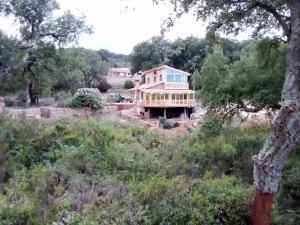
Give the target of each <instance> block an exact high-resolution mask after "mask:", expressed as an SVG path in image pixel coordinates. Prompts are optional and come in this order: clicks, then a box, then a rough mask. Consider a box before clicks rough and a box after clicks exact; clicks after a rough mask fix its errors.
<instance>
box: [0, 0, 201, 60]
mask: <svg viewBox="0 0 300 225" xmlns="http://www.w3.org/2000/svg"><path fill="white" fill-rule="evenodd" d="M57 1H58V2H59V4H60V11H59V12H58V13H57V15H59V14H60V13H62V12H63V11H66V10H71V12H72V13H74V14H75V15H77V16H82V15H85V17H86V22H87V23H88V24H90V25H92V26H93V29H94V33H93V34H90V35H86V34H83V35H81V37H80V39H79V43H78V45H77V46H80V47H84V48H89V49H94V50H99V49H101V48H104V49H108V50H109V51H112V52H116V53H123V54H129V53H131V51H132V48H133V46H135V45H136V44H138V43H140V42H142V41H145V40H149V39H150V38H151V37H153V36H155V35H160V26H161V24H162V22H163V20H164V19H166V18H167V17H168V15H169V13H170V12H171V11H172V8H171V6H170V5H167V4H163V5H162V4H161V5H158V6H157V5H154V4H153V3H152V0H57ZM0 28H1V29H3V30H5V31H6V33H8V34H10V35H13V34H16V33H17V32H16V29H17V25H16V24H14V22H13V18H3V17H2V18H0ZM205 29H206V25H205V23H204V22H202V21H198V22H197V21H196V18H195V17H193V15H192V14H188V15H185V16H183V17H182V18H181V19H179V20H178V21H177V22H176V24H175V26H174V27H173V28H172V29H171V30H170V31H169V32H167V33H166V38H167V39H170V40H175V39H176V38H178V37H180V38H185V37H188V36H195V37H200V38H203V37H205Z"/></svg>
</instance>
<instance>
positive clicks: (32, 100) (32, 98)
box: [28, 82, 37, 105]
mask: <svg viewBox="0 0 300 225" xmlns="http://www.w3.org/2000/svg"><path fill="white" fill-rule="evenodd" d="M28 95H29V99H30V105H36V104H37V101H36V100H37V99H36V96H35V95H34V93H33V84H32V82H29V84H28Z"/></svg>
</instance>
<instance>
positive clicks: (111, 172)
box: [0, 115, 300, 225]
mask: <svg viewBox="0 0 300 225" xmlns="http://www.w3.org/2000/svg"><path fill="white" fill-rule="evenodd" d="M215 126H216V125H215V123H214V122H212V121H210V122H207V124H206V125H204V127H205V128H204V129H203V130H201V131H197V132H195V133H194V134H186V135H183V136H180V137H176V138H172V137H171V136H170V135H169V134H168V133H152V132H149V131H148V130H147V129H145V128H142V127H135V126H129V125H128V124H123V123H117V122H113V121H110V120H109V121H100V120H97V119H91V118H86V119H78V120H74V119H73V120H64V121H58V122H52V123H48V122H41V121H37V120H30V119H28V120H12V119H9V118H8V117H6V116H5V115H2V116H1V117H0V131H1V132H0V153H1V158H0V167H1V170H0V171H1V173H0V182H1V188H0V224H3V225H4V224H5V225H7V224H11V225H15V224H16V225H17V224H62V223H64V224H161V225H166V224H199V225H200V224H211V225H213V224H214V225H216V224H230V225H234V224H237V225H241V224H250V222H249V217H250V215H249V212H250V210H249V207H250V202H251V199H252V194H253V191H254V190H253V186H252V162H251V155H253V154H254V153H256V152H257V150H258V149H259V148H260V147H261V146H262V144H263V142H264V140H265V137H266V134H267V132H268V128H266V127H252V128H247V129H244V128H232V127H227V126H221V127H220V126H219V129H218V130H219V132H217V133H216V132H213V131H212V130H213V127H215ZM299 155H300V152H299V149H298V150H297V151H295V152H294V154H293V157H291V160H290V161H288V162H287V165H286V170H285V175H284V181H283V183H282V186H281V189H280V194H279V196H278V199H277V201H276V205H275V209H276V210H275V213H274V215H273V221H274V223H273V224H282V223H283V221H284V223H285V224H296V223H299V216H298V217H297V215H299V214H297V211H296V210H299V209H297V207H298V204H297V201H299V185H297V184H299V181H300V180H299V177H300V176H299V171H300V170H299V169H300V164H299V160H297V159H299ZM297 190H298V191H297ZM298 213H299V212H298Z"/></svg>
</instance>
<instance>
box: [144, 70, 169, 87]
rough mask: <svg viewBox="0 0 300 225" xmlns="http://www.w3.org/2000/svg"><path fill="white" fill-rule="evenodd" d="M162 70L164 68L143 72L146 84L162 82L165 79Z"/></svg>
mask: <svg viewBox="0 0 300 225" xmlns="http://www.w3.org/2000/svg"><path fill="white" fill-rule="evenodd" d="M164 70H165V69H160V70H155V71H151V72H149V73H147V74H145V82H146V84H153V83H159V82H164V81H165V78H164Z"/></svg>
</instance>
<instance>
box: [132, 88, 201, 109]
mask: <svg viewBox="0 0 300 225" xmlns="http://www.w3.org/2000/svg"><path fill="white" fill-rule="evenodd" d="M137 105H138V106H141V107H163V108H164V107H195V106H196V100H195V94H194V91H191V90H182V91H179V90H178V91H176V92H174V90H173V91H166V90H164V91H160V92H157V90H156V92H154V90H151V91H150V90H147V91H145V92H142V93H141V96H140V100H138V101H137Z"/></svg>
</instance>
